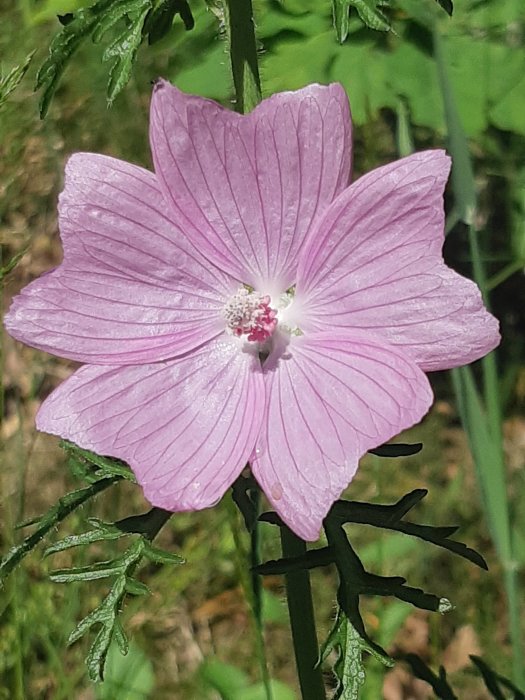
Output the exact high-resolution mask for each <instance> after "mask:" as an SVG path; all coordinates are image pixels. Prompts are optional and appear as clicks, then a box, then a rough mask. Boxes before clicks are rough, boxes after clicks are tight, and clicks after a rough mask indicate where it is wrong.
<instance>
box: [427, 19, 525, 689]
mask: <svg viewBox="0 0 525 700" xmlns="http://www.w3.org/2000/svg"><path fill="white" fill-rule="evenodd" d="M433 38H434V57H435V59H436V64H437V71H438V78H439V83H440V87H441V93H442V97H443V106H444V110H445V118H446V122H447V131H448V137H449V149H450V153H451V155H452V157H453V161H454V167H453V170H452V187H453V190H454V194H455V198H456V207H457V209H458V213H459V216H460V219H461V220H462V221H464V222H465V223H466V224H467V226H468V236H469V246H470V250H471V255H472V265H473V270H474V278H475V280H476V282H477V284H478V286H479V287H480V289H481V293H482V295H483V299H484V302H485V304H486V305H487V307H489V308H490V304H489V302H490V299H489V295H488V291H489V286H488V284H487V279H486V274H485V268H484V265H483V260H482V256H481V251H480V248H479V241H478V233H477V231H476V229H475V227H474V214H475V211H476V186H475V181H474V175H473V168H472V159H471V157H470V153H469V149H468V143H467V138H466V135H465V132H464V130H463V126H462V124H461V119H460V117H459V114H458V111H457V106H456V102H455V97H454V93H453V90H452V87H451V84H450V81H449V78H448V70H447V60H446V55H445V50H444V44H443V39H442V37H441V35H440V33H439V29H438V27H437V25H435V26H434V28H433ZM481 365H482V372H483V397H484V399H485V407H486V414H487V421H486V426H487V431H486V432H487V433H488V437H489V449H491V450H492V451H493V453H494V463H493V464H489V463H488V461H487V460H486V458H485V457H484V456H483V455H482V456H481V458H480V455H479V454H478V459H476V460H475V463H476V470H477V472H478V477H479V481H480V483H481V484H482V485H483V484H484V485H485V487H486V486H487V485H488V484H489V483H490V487H491V491H490V493H489V494H488V495H487V497H486V498H485V499H484V503H485V510H486V513H487V516H488V519H489V522H491V523H492V525H493V527H492V533H491V534H492V537H493V540H494V543H495V546H496V550H497V552H498V556H499V558H500V560H501V562H502V565H503V569H504V583H505V591H506V595H507V601H508V609H509V625H510V636H511V643H512V656H513V678H514V681H515V682H516V683H517V685H519V686H522V685H523V684H524V682H525V664H524V663H523V651H522V649H523V642H522V633H521V628H520V622H519V621H520V618H521V616H520V600H519V596H518V580H517V576H518V571H517V567H516V563H515V557H514V552H513V544H512V534H511V527H512V522H511V518H510V512H509V508H508V505H507V500H508V496H507V487H506V481H505V477H506V474H505V456H504V453H503V436H502V430H501V426H502V411H501V402H500V397H499V382H498V373H497V367H496V357H495V353H494V352H491V353H489V355H487V356H486V357H484V358H483V359H482V361H481ZM453 376H455V380H454V381H455V384H456V387H457V389H458V391H460V392H461V382H460V381H459V379H460V378H463V379H464V380H467V381H469V382H472V377H471V374H470V372H469V368H459V369H457V370H453ZM464 388H465V387H464ZM458 398H459V394H458ZM474 400H475V401H476V405H477V404H478V402H479V398H478V397H477V392H476V390H475V388H474V387H472V391H470V402H471V403H472V401H474ZM460 404H461V402H460ZM460 408H461V406H460ZM472 408H473V406H472V405H471V406H470V407H469V401H468V400H467V401H465V402H464V405H463V410H462V413H463V415H464V416H467V414H468V413H469V410H472ZM477 414H481V411H480V410H479V408H478V409H477ZM465 428H466V429H467V433H468V437H469V440H470V443H471V449H472V452H473V454H475V453H476V442H478V441H479V439H480V438H479V435H475V434H473V433H472V430H470V431H469V430H468V420H467V422H466V424H465ZM489 472H490V473H489ZM489 476H490V478H489ZM495 504H497V507H496V506H495Z"/></svg>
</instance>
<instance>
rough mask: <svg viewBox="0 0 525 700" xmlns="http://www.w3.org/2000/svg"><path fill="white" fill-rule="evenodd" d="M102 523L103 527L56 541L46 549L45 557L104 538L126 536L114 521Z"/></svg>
mask: <svg viewBox="0 0 525 700" xmlns="http://www.w3.org/2000/svg"><path fill="white" fill-rule="evenodd" d="M93 520H94V518H93ZM99 522H100V521H99ZM100 525H101V527H97V528H96V529H95V530H89V532H83V533H82V534H80V535H70V536H69V537H64V539H62V540H59V541H58V542H55V543H54V544H52V545H51V546H50V547H48V548H47V549H46V550H45V552H44V557H48V556H50V555H51V554H56V553H57V552H63V551H64V550H66V549H70V548H71V547H80V546H83V545H88V544H92V543H93V542H101V541H102V540H116V539H118V538H119V537H123V536H124V533H123V532H122V530H120V529H119V528H118V527H116V526H115V525H113V524H112V523H100ZM102 526H103V527H102Z"/></svg>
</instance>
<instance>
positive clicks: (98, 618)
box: [67, 604, 108, 646]
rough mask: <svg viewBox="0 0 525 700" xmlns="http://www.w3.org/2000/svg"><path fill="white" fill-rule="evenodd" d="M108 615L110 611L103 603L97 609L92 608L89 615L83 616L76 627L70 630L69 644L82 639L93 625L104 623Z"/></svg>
mask: <svg viewBox="0 0 525 700" xmlns="http://www.w3.org/2000/svg"><path fill="white" fill-rule="evenodd" d="M107 616H108V613H107V611H106V609H105V608H104V607H103V604H102V605H99V607H98V608H95V610H92V611H91V612H90V613H89V614H88V615H86V616H85V617H83V618H82V620H80V622H79V623H78V624H77V626H76V627H75V629H74V630H73V631H72V632H70V634H69V637H68V638H67V644H68V646H71V644H74V643H75V642H76V641H78V640H79V639H80V637H83V636H84V635H85V634H86V632H87V631H88V630H90V629H91V627H93V625H96V624H99V623H103V622H104V621H105V620H106V618H107Z"/></svg>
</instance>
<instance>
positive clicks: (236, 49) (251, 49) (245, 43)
mask: <svg viewBox="0 0 525 700" xmlns="http://www.w3.org/2000/svg"><path fill="white" fill-rule="evenodd" d="M224 9H225V20H226V27H227V33H228V40H229V44H230V60H231V66H232V75H233V84H234V87H235V96H236V110H237V112H240V113H241V114H245V113H246V112H249V111H251V110H252V109H253V108H254V107H255V106H256V105H257V104H258V103H259V102H260V101H261V80H260V77H259V66H258V63H257V39H256V38H255V25H254V22H253V8H252V2H251V0H224Z"/></svg>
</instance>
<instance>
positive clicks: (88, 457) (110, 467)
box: [59, 440, 137, 484]
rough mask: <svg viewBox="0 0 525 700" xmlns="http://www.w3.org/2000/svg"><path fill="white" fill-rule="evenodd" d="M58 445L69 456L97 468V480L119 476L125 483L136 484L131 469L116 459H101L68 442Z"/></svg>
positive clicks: (61, 442) (101, 457)
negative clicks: (102, 477)
mask: <svg viewBox="0 0 525 700" xmlns="http://www.w3.org/2000/svg"><path fill="white" fill-rule="evenodd" d="M59 445H60V447H61V448H62V449H63V450H65V451H66V452H67V453H68V454H69V455H73V456H74V457H75V458H77V459H79V460H80V462H81V463H85V464H86V465H91V466H95V467H98V470H96V471H95V476H96V477H97V478H100V477H101V476H119V477H121V478H122V479H126V481H131V482H132V483H135V484H136V483H137V480H136V478H135V475H134V474H133V472H132V471H131V469H130V468H129V467H128V466H126V465H125V464H124V463H123V462H120V461H119V460H117V459H112V458H111V457H103V456H101V455H97V454H96V453H95V452H91V451H90V450H84V449H83V448H82V447H79V446H78V445H75V444H74V443H73V442H69V441H68V440H61V441H60V443H59Z"/></svg>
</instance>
